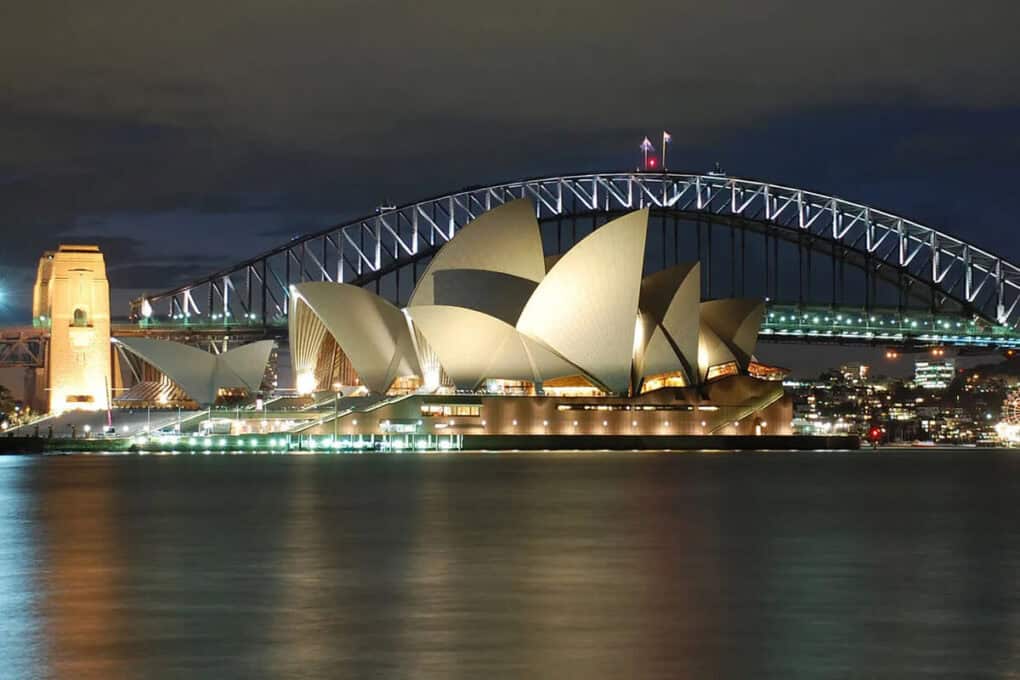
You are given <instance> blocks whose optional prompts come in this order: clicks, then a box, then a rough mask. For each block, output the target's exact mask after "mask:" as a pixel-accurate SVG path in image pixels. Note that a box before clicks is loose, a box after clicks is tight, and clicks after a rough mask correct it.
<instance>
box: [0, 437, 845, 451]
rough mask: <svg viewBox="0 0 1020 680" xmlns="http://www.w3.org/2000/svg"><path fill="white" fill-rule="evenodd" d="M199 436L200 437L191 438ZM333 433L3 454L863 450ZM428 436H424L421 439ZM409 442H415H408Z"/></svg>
mask: <svg viewBox="0 0 1020 680" xmlns="http://www.w3.org/2000/svg"><path fill="white" fill-rule="evenodd" d="M190 439H196V438H190ZM331 439H332V438H331V437H316V438H314V439H313V438H312V437H310V436H304V437H302V436H299V435H283V436H279V437H274V438H272V440H271V442H272V443H270V440H268V439H265V440H260V441H258V442H257V444H258V445H257V447H254V448H253V447H252V445H251V438H250V437H235V436H230V437H199V438H197V441H194V442H192V441H189V439H188V438H177V437H174V438H172V440H171V438H167V437H152V438H147V439H144V440H141V441H140V440H139V439H138V438H118V439H70V438H67V437H62V438H52V439H48V438H41V437H13V438H5V439H4V440H2V441H3V443H4V446H3V450H2V451H0V455H19V454H25V455H31V454H42V453H60V452H66V453H86V452H96V453H145V452H159V453H199V452H201V453H210V452H216V453H266V452H269V453H289V452H301V453H316V452H318V453H333V452H336V453H342V452H347V451H356V452H359V453H364V452H369V451H381V452H391V453H402V452H406V453H413V452H422V453H424V452H427V451H442V452H446V453H449V452H454V451H458V452H459V451H464V452H470V451H692V452H694V451H823V450H828V451H841V450H854V449H859V448H860V440H859V439H858V437H856V436H810V435H761V436H754V435H695V436H684V435H679V436H656V435H647V436H640V435H605V436H584V435H463V436H450V437H445V436H444V437H438V438H431V439H430V441H429V443H428V445H427V446H425V445H423V446H417V445H414V442H413V441H410V442H408V440H413V437H403V436H401V435H389V436H386V437H382V436H380V437H373V438H372V440H371V441H369V440H368V438H366V439H365V440H360V439H358V441H356V442H355V441H354V440H353V439H351V440H347V441H339V440H338V442H337V445H336V446H334V445H333V443H332V442H331V441H330V440H331ZM422 439H424V437H422ZM397 442H400V443H399V444H398V443H397ZM407 443H410V444H412V446H408V445H406V444H407Z"/></svg>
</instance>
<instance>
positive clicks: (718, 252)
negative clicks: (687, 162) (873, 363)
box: [132, 173, 1020, 347]
mask: <svg viewBox="0 0 1020 680" xmlns="http://www.w3.org/2000/svg"><path fill="white" fill-rule="evenodd" d="M522 197H524V198H528V199H530V200H531V201H532V202H533V203H534V205H535V209H536V214H537V216H538V218H539V221H540V223H541V225H542V229H543V240H544V243H545V246H546V250H547V252H550V253H556V252H562V251H563V250H565V249H566V248H569V247H570V246H571V245H573V243H574V242H576V241H577V240H579V239H580V238H583V236H585V235H586V234H587V233H589V232H590V231H591V230H592V229H595V228H598V226H600V225H601V224H602V223H604V222H606V221H608V220H609V219H612V218H613V217H615V216H617V215H619V214H621V213H624V212H627V211H630V210H634V209H638V208H645V207H647V208H650V211H651V215H652V217H651V220H650V227H649V228H650V233H649V246H650V247H649V253H648V258H647V260H648V263H649V264H648V267H649V270H650V271H651V270H654V269H655V268H656V267H657V266H668V265H669V264H672V263H673V262H677V261H688V260H694V259H700V260H701V262H702V270H703V283H702V289H703V292H704V294H705V296H706V297H711V296H713V295H714V296H723V295H755V296H762V297H765V298H766V299H767V301H768V303H769V312H768V316H767V319H766V324H765V327H764V330H763V333H764V334H766V335H771V336H772V337H773V338H775V339H781V338H785V339H793V340H798V341H812V340H815V339H824V338H827V337H832V338H839V339H843V340H847V341H855V340H859V341H864V342H872V343H876V342H877V343H885V342H888V343H904V342H920V343H946V344H957V345H980V346H992V347H1005V346H1009V347H1016V346H1020V329H1018V327H1020V306H1018V305H1020V268H1018V267H1017V266H1016V265H1014V264H1012V263H1010V262H1008V261H1006V260H1004V259H1002V258H1001V257H998V256H996V255H994V254H992V253H990V252H987V251H985V250H982V249H980V248H978V247H976V246H974V245H972V244H970V243H967V242H965V241H962V240H960V239H958V238H956V237H953V236H951V235H949V234H946V233H943V232H940V231H937V230H935V229H932V228H930V227H926V226H924V225H922V224H919V223H917V222H913V221H911V220H908V219H905V218H902V217H899V216H896V215H893V214H890V213H887V212H883V211H881V210H877V209H875V208H872V207H869V206H866V205H862V204H859V203H854V202H851V201H846V200H843V199H840V198H837V197H835V196H828V195H824V194H820V193H815V192H810V191H805V190H803V189H797V188H793V187H786V186H781V185H776V184H769V183H765V182H758V181H754V180H749V179H741V178H734V177H728V176H725V175H722V174H713V173H709V174H679V173H654V174H653V173H607V174H587V175H570V176H562V177H545V178H538V179H531V180H524V181H519V182H509V183H505V184H498V185H493V186H485V187H470V188H467V189H464V190H462V191H458V192H456V193H452V194H447V195H443V196H439V197H434V198H430V199H427V200H424V201H419V202H416V203H410V204H407V205H403V206H399V207H392V208H382V209H379V210H377V211H376V213H375V214H372V215H368V216H365V217H362V218H359V219H356V220H353V221H351V222H348V223H345V224H340V225H337V226H334V227H331V228H329V229H325V230H322V231H319V232H316V233H313V234H309V235H306V236H303V237H300V238H296V239H293V240H291V241H289V242H288V243H286V244H284V245H282V246H280V247H278V248H275V249H273V250H270V251H268V252H265V253H262V254H260V255H258V256H256V257H253V258H251V259H248V260H246V261H244V262H241V263H239V264H237V265H235V266H233V267H230V268H229V269H225V270H222V271H219V272H216V273H214V274H212V275H210V276H208V277H205V278H203V279H200V280H197V281H194V282H192V283H189V284H187V285H185V286H181V287H178V288H175V289H172V290H167V291H164V292H161V293H157V294H153V295H150V296H148V297H146V298H140V299H138V300H136V301H135V302H134V303H133V304H132V318H133V319H135V320H137V321H138V323H139V325H140V326H141V327H143V328H146V329H149V330H150V331H154V330H156V329H158V328H163V329H166V328H174V327H176V328H187V327H205V328H209V327H221V328H222V327H227V328H234V329H235V330H241V329H250V330H252V331H254V330H255V329H259V328H261V329H271V328H279V327H281V326H283V325H285V323H286V316H287V311H288V307H289V299H290V286H291V285H292V284H295V283H299V282H302V281H309V280H314V281H339V282H344V283H350V284H354V285H361V286H371V287H374V288H375V290H376V291H377V292H379V293H380V294H383V295H386V296H387V297H390V298H391V299H393V300H394V301H395V302H398V303H400V302H404V301H406V299H407V298H408V297H409V295H410V292H411V290H412V287H413V284H414V282H415V281H416V280H417V278H418V276H419V275H420V273H421V272H422V271H423V270H424V267H425V265H426V264H427V262H428V260H429V258H431V256H432V255H433V254H434V253H435V252H437V250H438V249H439V248H440V247H442V245H443V244H444V243H446V242H447V241H448V240H450V239H451V238H452V237H453V235H454V234H455V233H456V232H457V230H458V229H460V228H461V227H462V226H463V225H464V224H466V223H467V222H469V221H470V220H472V219H474V218H476V217H477V216H479V215H480V214H482V213H483V212H485V211H486V210H489V209H491V208H493V207H496V206H498V205H500V204H502V203H505V202H507V201H510V200H513V199H517V198H522ZM816 319H818V321H817V322H816ZM822 319H826V320H825V321H824V322H823V321H822ZM847 320H852V321H847ZM879 321H881V323H879Z"/></svg>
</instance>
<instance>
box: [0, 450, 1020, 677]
mask: <svg viewBox="0 0 1020 680" xmlns="http://www.w3.org/2000/svg"><path fill="white" fill-rule="evenodd" d="M1018 586H1020V453H1014V452H1006V451H1002V452H989V451H970V452H937V451H924V452H901V453H896V452H882V453H878V454H875V453H870V452H867V453H865V452H862V453H856V454H840V453H829V454H813V453H802V454H796V453H791V454H780V453H774V454H725V455H718V454H715V455H713V454H674V455H669V454H636V453H622V454H576V453H553V454H534V455H532V454H505V455H494V454H459V455H391V456H383V455H364V456H355V455H332V456H255V455H242V456H223V455H214V456H202V455H197V456H190V455H182V456H60V457H6V458H4V457H0V677H3V678H18V679H21V678H34V677H52V678H75V679H82V680H89V679H92V678H97V679H98V678H103V679H109V678H189V677H207V678H280V677H288V678H289V677H296V678H333V677H335V678H368V677H407V678H472V679H474V678H531V677H545V678H646V677H647V678H717V677H724V678H764V677H767V678H830V677H831V678H850V677H862V678H863V677H869V678H870V677H883V678H909V677H926V678H927V677H962V678H978V677H987V678H1015V677H1020V588H1018Z"/></svg>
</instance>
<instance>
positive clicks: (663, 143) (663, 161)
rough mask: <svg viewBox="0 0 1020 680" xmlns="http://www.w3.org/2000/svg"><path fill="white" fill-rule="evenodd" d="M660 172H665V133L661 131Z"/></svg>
mask: <svg viewBox="0 0 1020 680" xmlns="http://www.w3.org/2000/svg"><path fill="white" fill-rule="evenodd" d="M662 171H663V172H666V131H665V130H663V131H662Z"/></svg>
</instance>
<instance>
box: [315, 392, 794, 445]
mask: <svg viewBox="0 0 1020 680" xmlns="http://www.w3.org/2000/svg"><path fill="white" fill-rule="evenodd" d="M792 419H793V405H792V402H791V399H790V397H789V396H788V395H786V394H784V393H783V388H782V385H781V384H779V383H777V382H772V381H766V380H758V379H756V378H752V377H750V376H744V375H735V376H728V377H726V378H722V379H719V380H717V381H714V382H712V383H709V384H707V385H704V386H702V387H700V388H699V387H667V388H663V389H659V390H655V391H653V392H646V393H644V394H640V395H637V396H634V397H607V396H550V395H543V396H534V395H532V396H508V395H489V394H412V395H407V396H405V397H396V398H390V399H386V400H383V401H375V402H372V403H371V404H366V405H365V406H364V407H359V406H357V405H352V407H351V408H348V409H347V410H346V411H341V412H340V413H339V415H338V417H336V418H335V419H334V418H333V417H332V414H329V416H328V417H325V418H323V419H322V420H321V421H320V422H318V423H317V424H315V425H312V426H309V427H307V428H304V429H300V430H297V431H296V432H297V433H299V434H303V435H337V436H357V435H433V436H439V435H442V436H445V435H457V436H461V435H463V436H472V437H474V436H501V437H516V436H546V437H549V436H562V437H564V438H565V441H566V440H569V439H571V438H573V437H578V438H581V437H584V438H591V439H598V438H601V437H609V436H641V437H648V436H657V437H678V436H700V435H787V434H790V423H791V421H792ZM564 446H566V447H567V448H576V446H571V445H569V444H564ZM543 448H548V447H543ZM628 448H630V447H628Z"/></svg>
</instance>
